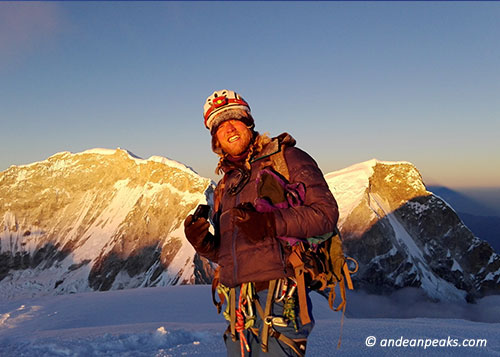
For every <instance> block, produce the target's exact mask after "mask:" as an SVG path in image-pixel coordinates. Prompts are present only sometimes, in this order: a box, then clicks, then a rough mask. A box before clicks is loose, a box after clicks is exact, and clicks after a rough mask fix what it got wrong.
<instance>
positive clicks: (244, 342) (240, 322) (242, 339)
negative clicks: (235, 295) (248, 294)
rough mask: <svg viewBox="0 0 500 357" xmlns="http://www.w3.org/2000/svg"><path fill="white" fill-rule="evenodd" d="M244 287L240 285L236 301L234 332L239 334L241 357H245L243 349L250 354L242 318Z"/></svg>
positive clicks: (243, 318)
mask: <svg viewBox="0 0 500 357" xmlns="http://www.w3.org/2000/svg"><path fill="white" fill-rule="evenodd" d="M244 285H245V284H242V285H241V290H240V297H239V299H238V309H237V310H236V311H235V312H236V332H238V333H239V334H240V347H241V357H244V356H245V349H246V350H247V352H250V346H249V345H248V341H247V339H246V338H245V334H244V331H245V317H244V316H243V305H244V303H245V302H246V301H247V300H246V299H245V300H244V302H242V297H243V292H244V290H245V289H244V288H245V287H244Z"/></svg>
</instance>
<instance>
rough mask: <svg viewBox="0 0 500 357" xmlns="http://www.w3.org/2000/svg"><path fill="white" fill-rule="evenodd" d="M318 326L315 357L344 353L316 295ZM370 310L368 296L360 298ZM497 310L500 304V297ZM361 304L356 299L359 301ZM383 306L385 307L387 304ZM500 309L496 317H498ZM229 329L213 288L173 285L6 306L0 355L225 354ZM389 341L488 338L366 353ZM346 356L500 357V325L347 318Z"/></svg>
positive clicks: (311, 346) (1, 305)
mask: <svg viewBox="0 0 500 357" xmlns="http://www.w3.org/2000/svg"><path fill="white" fill-rule="evenodd" d="M311 296H312V300H313V305H314V316H315V319H316V327H315V329H314V330H313V333H312V335H311V337H310V339H309V343H308V353H307V355H308V356H330V355H333V354H336V353H337V351H336V345H337V340H338V337H339V328H340V313H333V312H332V311H330V310H329V308H328V304H327V302H326V300H325V299H324V298H323V297H321V296H320V295H318V294H315V293H313V294H312V295H311ZM359 298H362V299H363V301H364V302H365V303H366V304H369V301H368V300H369V299H370V298H369V297H368V296H364V295H363V296H360V297H359ZM490 298H493V299H496V300H494V301H490V303H489V306H499V305H500V304H499V302H500V299H499V298H498V297H490ZM351 300H352V301H355V300H356V298H354V297H353V298H352V299H351ZM380 308H382V309H383V308H384V307H383V306H380ZM499 312H500V311H495V313H496V314H497V315H498V314H499ZM225 327H226V323H225V322H224V321H223V318H222V317H221V316H220V315H217V314H216V311H215V308H214V307H213V306H212V304H211V298H210V287H209V286H207V285H196V286H169V287H156V288H143V289H130V290H119V291H107V292H92V293H78V294H71V295H62V296H50V297H49V296H47V297H40V298H36V299H19V300H12V301H8V302H5V301H3V302H0V356H2V357H17V356H34V357H37V356H181V355H200V356H225V348H224V344H223V341H222V338H221V333H222V331H223V330H224V329H225ZM369 336H374V337H375V338H377V340H378V341H382V340H383V339H384V338H385V339H390V338H392V339H395V340H397V339H399V338H401V337H403V338H407V339H410V340H411V339H438V340H439V341H444V340H447V339H448V338H450V339H457V340H459V341H462V340H463V339H478V338H480V339H486V340H487V344H486V347H477V348H472V347H468V348H465V347H448V348H446V347H427V348H425V349H424V347H423V346H422V347H414V348H412V347H380V346H379V345H377V346H375V347H371V348H369V347H366V346H365V340H366V339H367V337H369ZM339 352H340V353H342V354H343V355H346V356H371V355H410V356H417V355H418V356H421V355H425V356H427V355H431V356H437V355H439V356H441V355H448V356H457V355H459V356H469V355H478V356H495V355H496V356H498V355H500V323H483V322H471V321H467V320H461V319H443V318H440V319H432V318H412V319H388V318H382V319H364V318H349V317H346V318H345V322H344V328H343V338H342V345H341V348H340V351H339Z"/></svg>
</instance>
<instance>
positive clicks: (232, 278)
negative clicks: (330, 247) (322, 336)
mask: <svg viewBox="0 0 500 357" xmlns="http://www.w3.org/2000/svg"><path fill="white" fill-rule="evenodd" d="M294 145H295V140H294V139H293V138H292V137H291V136H290V135H288V134H286V133H285V134H282V135H280V136H279V137H277V138H273V139H272V141H271V142H270V143H269V144H267V145H266V146H265V147H264V148H263V149H262V151H261V152H260V153H258V154H257V155H256V157H255V158H254V159H253V160H252V162H251V171H250V172H249V173H248V172H247V175H248V176H249V177H248V178H247V179H246V180H245V177H244V173H242V171H241V170H237V169H229V170H228V171H226V172H225V178H223V180H221V181H220V182H219V185H221V182H224V189H223V192H222V194H221V196H220V205H219V209H218V211H217V212H215V213H214V216H213V221H214V225H215V236H212V235H211V234H210V235H209V236H207V237H206V238H205V241H204V242H199V243H196V242H191V243H192V244H193V246H194V247H195V249H196V250H197V251H198V252H199V253H200V254H201V255H202V256H205V257H206V258H208V259H210V260H212V261H214V262H216V263H218V264H219V266H220V273H219V274H220V275H219V279H220V282H221V283H222V284H224V285H226V286H228V287H235V286H237V285H240V284H242V283H245V282H250V281H252V282H265V281H269V280H272V279H278V278H281V277H286V276H292V275H293V274H294V271H293V268H292V266H291V265H290V263H289V262H288V259H287V258H288V254H289V253H290V249H289V247H288V246H287V244H286V243H284V242H283V241H282V240H280V239H277V238H276V237H266V238H265V239H264V240H262V241H259V242H257V243H252V242H250V240H248V239H247V237H245V236H244V234H243V233H242V232H240V231H239V230H238V229H237V227H236V226H235V224H234V223H233V220H234V216H233V214H232V211H231V209H232V208H234V207H236V206H238V205H239V204H241V203H246V202H249V203H251V204H254V203H255V201H256V199H257V198H258V193H257V191H258V189H257V175H258V173H259V171H260V170H262V169H263V168H264V167H270V166H271V163H270V160H269V157H270V156H271V155H273V154H275V153H277V152H279V151H280V150H284V156H285V160H286V163H287V166H288V171H289V175H290V182H291V183H299V182H300V183H303V185H304V187H305V200H304V204H303V205H302V206H297V207H289V208H283V209H278V210H275V211H274V216H275V225H276V235H277V236H278V237H297V238H307V237H313V236H319V235H323V234H325V233H328V232H333V231H334V230H335V227H336V224H337V219H338V207H337V202H336V201H335V198H334V197H333V195H332V193H331V192H330V190H329V188H328V185H327V183H326V181H325V179H324V178H323V174H322V173H321V170H320V169H319V168H318V165H317V164H316V162H315V161H314V159H313V158H311V157H310V156H309V155H308V154H307V153H305V152H304V151H302V150H300V149H298V148H296V147H294ZM239 181H243V182H244V184H240V185H238V182H239ZM245 181H246V183H245Z"/></svg>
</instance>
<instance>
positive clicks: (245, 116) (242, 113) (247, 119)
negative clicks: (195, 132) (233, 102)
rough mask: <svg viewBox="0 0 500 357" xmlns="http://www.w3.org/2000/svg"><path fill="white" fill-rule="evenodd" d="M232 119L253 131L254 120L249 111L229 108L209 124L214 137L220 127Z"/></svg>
mask: <svg viewBox="0 0 500 357" xmlns="http://www.w3.org/2000/svg"><path fill="white" fill-rule="evenodd" d="M231 119H235V120H240V121H242V122H243V123H245V125H246V126H248V127H249V128H250V129H253V127H254V126H255V123H254V120H253V118H252V116H251V115H250V113H249V112H248V111H246V110H244V109H241V108H228V109H226V110H224V111H223V112H221V113H219V114H217V116H216V117H215V118H213V119H212V120H211V121H210V122H209V123H208V125H209V126H210V134H212V135H214V134H215V132H216V131H217V128H218V127H219V125H221V124H222V123H223V122H225V121H226V120H231Z"/></svg>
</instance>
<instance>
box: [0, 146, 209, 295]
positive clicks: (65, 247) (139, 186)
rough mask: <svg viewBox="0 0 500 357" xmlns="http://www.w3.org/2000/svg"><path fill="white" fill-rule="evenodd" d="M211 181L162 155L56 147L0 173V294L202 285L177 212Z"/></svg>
mask: <svg viewBox="0 0 500 357" xmlns="http://www.w3.org/2000/svg"><path fill="white" fill-rule="evenodd" d="M212 192H213V183H212V182H211V181H210V180H209V179H206V178H203V177H200V176H199V175H197V174H196V173H195V172H194V171H192V170H191V169H189V168H187V167H186V166H184V165H182V164H180V163H178V162H175V161H173V160H169V159H166V158H162V157H151V158H149V159H148V160H142V159H139V158H137V157H135V156H134V155H133V154H131V153H129V152H127V151H125V150H121V149H117V150H106V149H93V150H88V151H85V152H82V153H78V154H71V153H68V152H62V153H58V154H55V155H53V156H52V157H50V158H48V159H47V160H45V161H42V162H37V163H33V164H31V165H27V166H19V167H17V166H11V167H10V168H9V169H7V170H6V171H4V172H2V173H0V224H1V226H0V227H2V229H1V230H0V280H1V282H0V284H1V285H0V286H1V289H0V295H1V296H2V297H3V298H9V297H13V296H16V297H19V296H20V295H23V294H27V295H28V296H30V295H40V294H41V295H43V294H45V293H51V294H53V293H55V294H64V293H75V292H81V291H88V290H109V289H113V290H114V289H123V288H134V287H140V286H142V287H144V286H165V285H175V284H185V283H203V282H208V281H209V278H207V275H210V274H211V265H210V264H208V262H207V261H205V260H202V259H199V258H198V256H197V255H196V256H195V252H194V250H193V248H192V247H191V245H190V244H189V243H188V242H187V241H186V239H185V237H184V231H183V225H182V223H183V221H184V218H185V217H186V216H187V215H188V214H189V213H190V212H191V211H193V210H194V209H195V208H196V206H197V205H198V204H199V203H206V202H207V200H209V199H210V197H211V194H212Z"/></svg>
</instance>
